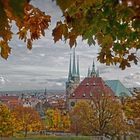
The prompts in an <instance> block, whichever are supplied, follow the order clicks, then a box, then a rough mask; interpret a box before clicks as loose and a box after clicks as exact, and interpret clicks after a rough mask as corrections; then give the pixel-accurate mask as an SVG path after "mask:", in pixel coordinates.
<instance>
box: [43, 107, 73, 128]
mask: <svg viewBox="0 0 140 140" xmlns="http://www.w3.org/2000/svg"><path fill="white" fill-rule="evenodd" d="M46 127H47V129H48V130H52V131H69V128H70V120H69V115H68V113H66V112H65V111H61V110H59V109H48V110H47V111H46Z"/></svg>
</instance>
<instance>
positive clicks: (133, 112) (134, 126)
mask: <svg viewBox="0 0 140 140" xmlns="http://www.w3.org/2000/svg"><path fill="white" fill-rule="evenodd" d="M124 111H125V114H126V116H127V119H128V123H129V125H130V126H131V131H132V132H133V133H136V134H139V133H140V94H137V95H136V96H135V97H133V98H130V99H127V100H126V101H125V105H124Z"/></svg>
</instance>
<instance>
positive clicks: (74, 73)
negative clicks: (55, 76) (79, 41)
mask: <svg viewBox="0 0 140 140" xmlns="http://www.w3.org/2000/svg"><path fill="white" fill-rule="evenodd" d="M72 76H76V64H75V48H74V49H73V69H72Z"/></svg>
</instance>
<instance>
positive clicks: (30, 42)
mask: <svg viewBox="0 0 140 140" xmlns="http://www.w3.org/2000/svg"><path fill="white" fill-rule="evenodd" d="M27 48H28V49H29V50H31V49H32V41H31V39H27Z"/></svg>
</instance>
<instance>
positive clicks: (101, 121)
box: [71, 94, 128, 137]
mask: <svg viewBox="0 0 140 140" xmlns="http://www.w3.org/2000/svg"><path fill="white" fill-rule="evenodd" d="M85 114H86V115H85ZM71 119H72V126H73V127H74V128H75V129H74V131H75V132H76V133H77V132H78V133H81V134H84V135H105V136H107V135H108V136H111V137H114V136H117V135H122V134H124V133H126V132H127V131H128V126H127V125H126V123H125V121H124V116H123V111H122V107H121V104H120V103H119V102H118V101H117V100H116V99H115V98H113V97H111V96H106V94H99V95H96V96H94V97H93V100H92V101H91V103H90V104H88V103H87V102H83V101H82V102H79V103H78V104H77V105H76V106H75V107H74V109H73V110H72V115H71Z"/></svg>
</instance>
